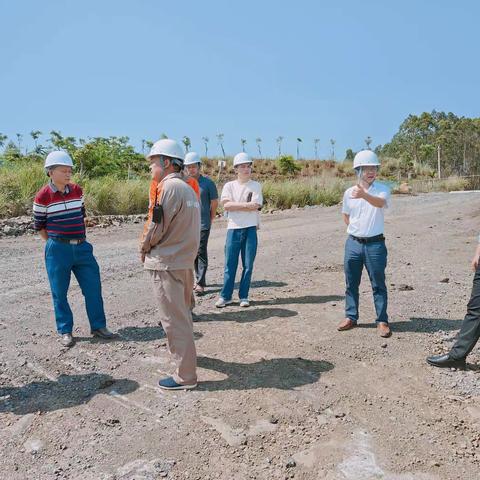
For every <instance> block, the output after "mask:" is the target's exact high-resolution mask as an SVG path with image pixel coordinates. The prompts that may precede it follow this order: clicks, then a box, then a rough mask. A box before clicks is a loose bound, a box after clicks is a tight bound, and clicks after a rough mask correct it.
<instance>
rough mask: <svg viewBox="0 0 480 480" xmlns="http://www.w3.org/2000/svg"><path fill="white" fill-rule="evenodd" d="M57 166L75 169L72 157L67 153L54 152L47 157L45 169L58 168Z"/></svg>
mask: <svg viewBox="0 0 480 480" xmlns="http://www.w3.org/2000/svg"><path fill="white" fill-rule="evenodd" d="M57 165H65V166H67V167H72V168H73V161H72V157H70V155H69V154H68V153H67V152H63V151H61V150H54V151H53V152H50V153H49V154H48V155H47V158H46V159H45V165H44V167H45V168H50V167H56V166H57Z"/></svg>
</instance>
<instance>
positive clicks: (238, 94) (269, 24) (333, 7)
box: [0, 0, 480, 158]
mask: <svg viewBox="0 0 480 480" xmlns="http://www.w3.org/2000/svg"><path fill="white" fill-rule="evenodd" d="M0 18H1V23H0V62H1V63H0V65H1V67H0V92H1V106H0V132H3V133H6V134H8V135H9V136H12V137H14V136H15V133H16V132H21V133H23V134H24V135H25V138H26V137H27V136H28V132H30V130H32V129H39V130H41V131H43V132H49V131H50V130H52V129H57V130H60V131H61V132H62V133H63V134H65V135H73V136H76V137H88V136H108V135H128V136H129V137H130V138H131V140H132V142H133V143H134V144H135V145H136V146H137V148H139V145H140V142H141V139H142V138H146V139H151V140H155V139H157V138H158V137H159V135H160V134H161V133H162V132H165V133H166V134H167V135H168V136H170V137H172V138H178V139H180V138H181V137H182V136H183V135H189V136H190V137H191V139H192V143H193V147H194V148H195V149H196V150H199V151H203V150H202V142H201V137H202V136H204V135H206V136H208V137H210V151H211V153H214V154H215V153H216V154H219V153H220V151H219V149H218V147H217V145H216V139H215V135H216V134H217V133H218V132H223V133H224V134H225V146H226V150H227V152H228V153H236V152H237V151H239V150H240V138H241V137H245V138H246V139H247V141H248V143H247V150H249V151H250V152H251V153H253V154H254V153H256V148H255V138H256V137H261V138H262V139H263V149H264V152H265V154H267V155H273V154H274V153H275V149H276V145H275V139H276V137H277V136H279V135H282V136H284V137H285V139H286V140H285V142H284V143H285V149H286V150H288V151H290V152H292V153H294V151H295V139H296V137H298V136H300V137H301V138H303V140H304V144H303V147H302V153H303V154H304V155H305V156H308V157H312V156H313V139H314V138H316V137H318V138H320V153H321V156H322V157H326V156H328V155H329V151H330V146H329V139H330V138H334V139H336V141H337V152H338V155H337V156H338V157H339V158H343V155H344V152H345V149H346V148H349V147H351V148H353V149H354V150H358V149H360V148H361V147H362V146H363V139H364V138H365V137H366V136H367V135H370V136H372V137H373V140H374V142H373V144H374V145H377V144H379V143H382V144H383V143H385V142H387V141H388V140H389V139H390V138H391V136H392V135H393V134H394V133H395V132H396V130H397V128H398V126H399V125H400V123H401V121H402V120H403V119H404V118H405V117H406V116H407V115H408V114H409V113H420V112H422V111H430V110H432V109H437V110H445V111H452V112H454V113H456V114H457V115H465V116H479V110H480V88H479V86H480V62H479V61H478V58H479V49H478V19H479V18H480V2H477V1H475V0H471V1H469V0H464V1H461V2H454V1H451V0H439V1H434V0H423V1H420V0H415V1H413V0H401V1H400V0H399V1H388V0H383V1H377V0H370V1H369V0H366V1H354V0H350V1H347V0H344V1H342V0H337V1H335V2H334V1H321V0H318V1H313V0H312V1H302V0H297V1H281V0H279V1H270V0H268V1H259V0H256V1H252V0H242V1H236V2H235V1H226V0H224V1H220V0H219V1H209V0H205V1H183V2H180V1H176V2H172V1H168V2H167V1H162V0H128V1H127V0H95V1H93V0H81V1H78V0H76V1H73V0H45V1H37V0H15V1H12V0H0Z"/></svg>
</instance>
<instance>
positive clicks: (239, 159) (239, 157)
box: [233, 152, 253, 167]
mask: <svg viewBox="0 0 480 480" xmlns="http://www.w3.org/2000/svg"><path fill="white" fill-rule="evenodd" d="M242 163H253V161H252V159H251V158H250V157H249V156H248V155H247V154H246V153H245V152H240V153H237V154H236V155H235V156H234V157H233V166H234V167H236V166H237V165H241V164H242Z"/></svg>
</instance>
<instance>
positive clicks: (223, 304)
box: [215, 297, 232, 308]
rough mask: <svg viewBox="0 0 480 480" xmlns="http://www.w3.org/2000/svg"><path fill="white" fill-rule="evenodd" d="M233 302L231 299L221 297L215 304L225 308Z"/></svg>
mask: <svg viewBox="0 0 480 480" xmlns="http://www.w3.org/2000/svg"><path fill="white" fill-rule="evenodd" d="M231 303H232V301H231V300H225V299H224V298H222V297H220V298H219V299H218V300H217V301H216V303H215V306H216V307H217V308H225V307H226V306H227V305H230V304H231Z"/></svg>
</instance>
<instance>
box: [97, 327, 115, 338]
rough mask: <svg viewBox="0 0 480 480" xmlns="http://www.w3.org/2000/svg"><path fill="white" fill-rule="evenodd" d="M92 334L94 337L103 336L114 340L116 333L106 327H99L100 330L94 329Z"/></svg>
mask: <svg viewBox="0 0 480 480" xmlns="http://www.w3.org/2000/svg"><path fill="white" fill-rule="evenodd" d="M92 335H93V336H94V337H98V338H103V339H104V340H112V339H113V338H115V334H114V333H112V332H111V331H110V330H109V329H108V328H106V327H104V328H99V329H98V330H92Z"/></svg>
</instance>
